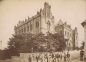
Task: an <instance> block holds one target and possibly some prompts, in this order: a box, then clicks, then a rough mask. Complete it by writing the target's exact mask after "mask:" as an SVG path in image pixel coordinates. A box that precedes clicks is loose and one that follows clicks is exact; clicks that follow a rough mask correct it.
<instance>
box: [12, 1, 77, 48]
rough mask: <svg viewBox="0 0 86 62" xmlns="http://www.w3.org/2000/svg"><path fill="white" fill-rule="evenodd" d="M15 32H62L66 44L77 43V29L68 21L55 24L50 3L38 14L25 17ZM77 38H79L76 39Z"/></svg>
mask: <svg viewBox="0 0 86 62" xmlns="http://www.w3.org/2000/svg"><path fill="white" fill-rule="evenodd" d="M14 30H15V34H16V35H18V34H23V33H32V34H38V33H41V32H42V33H44V34H46V33H47V32H50V33H55V32H58V33H62V35H63V36H64V39H65V40H66V44H67V47H68V48H71V47H73V46H75V43H77V41H78V40H77V39H78V38H77V36H78V33H77V29H75V30H74V31H73V30H72V29H71V26H70V25H68V24H67V23H66V22H65V23H63V22H62V21H61V20H60V21H59V22H58V24H57V25H56V26H55V24H54V16H53V15H52V12H51V6H50V5H49V4H48V3H46V2H45V3H44V8H43V9H40V11H39V12H37V14H36V15H34V16H32V17H31V18H29V17H28V19H25V20H24V21H19V23H18V24H17V26H15V27H14ZM76 38H77V39H76Z"/></svg>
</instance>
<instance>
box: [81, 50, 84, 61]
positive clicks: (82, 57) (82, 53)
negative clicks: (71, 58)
mask: <svg viewBox="0 0 86 62" xmlns="http://www.w3.org/2000/svg"><path fill="white" fill-rule="evenodd" d="M83 59H84V51H83V50H81V51H80V61H83Z"/></svg>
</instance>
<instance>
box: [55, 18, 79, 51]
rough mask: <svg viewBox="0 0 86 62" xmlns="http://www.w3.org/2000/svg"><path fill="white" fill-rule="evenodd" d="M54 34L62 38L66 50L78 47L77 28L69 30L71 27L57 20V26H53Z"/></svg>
mask: <svg viewBox="0 0 86 62" xmlns="http://www.w3.org/2000/svg"><path fill="white" fill-rule="evenodd" d="M55 32H57V33H59V34H61V35H62V36H63V37H64V41H65V42H66V46H67V49H72V48H75V47H76V46H77V47H78V33H77V28H75V29H74V30H73V29H72V28H71V25H69V24H67V22H64V23H63V21H62V20H59V22H58V24H57V25H56V26H55Z"/></svg>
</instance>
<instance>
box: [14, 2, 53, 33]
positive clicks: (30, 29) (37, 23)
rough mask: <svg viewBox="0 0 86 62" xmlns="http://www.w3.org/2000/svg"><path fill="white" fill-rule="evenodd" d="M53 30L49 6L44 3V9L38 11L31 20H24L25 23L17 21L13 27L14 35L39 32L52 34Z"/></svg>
mask: <svg viewBox="0 0 86 62" xmlns="http://www.w3.org/2000/svg"><path fill="white" fill-rule="evenodd" d="M53 28H54V16H52V12H51V6H50V5H49V4H48V3H46V2H45V3H44V8H43V9H40V11H39V12H37V14H36V15H34V16H32V17H31V18H28V19H25V21H19V23H18V24H17V26H15V27H14V30H15V34H22V33H32V34H38V33H40V32H42V33H44V34H45V33H46V32H48V31H49V32H51V33H52V32H53V30H54V29H53Z"/></svg>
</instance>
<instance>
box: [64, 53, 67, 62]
mask: <svg viewBox="0 0 86 62" xmlns="http://www.w3.org/2000/svg"><path fill="white" fill-rule="evenodd" d="M66 58H67V57H66V53H64V62H66Z"/></svg>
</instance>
